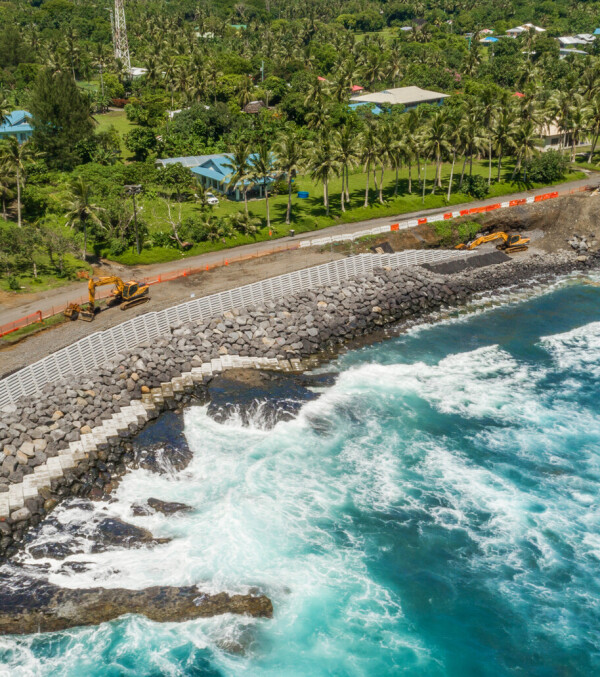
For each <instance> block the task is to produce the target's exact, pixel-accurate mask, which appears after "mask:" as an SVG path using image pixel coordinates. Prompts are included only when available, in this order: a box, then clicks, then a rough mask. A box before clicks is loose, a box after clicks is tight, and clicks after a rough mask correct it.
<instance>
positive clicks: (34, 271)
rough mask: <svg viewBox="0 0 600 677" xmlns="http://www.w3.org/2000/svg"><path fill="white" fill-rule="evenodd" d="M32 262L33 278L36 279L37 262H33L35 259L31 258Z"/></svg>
mask: <svg viewBox="0 0 600 677" xmlns="http://www.w3.org/2000/svg"><path fill="white" fill-rule="evenodd" d="M32 255H33V252H32ZM32 263H33V277H34V278H35V279H37V263H36V262H35V260H33V261H32Z"/></svg>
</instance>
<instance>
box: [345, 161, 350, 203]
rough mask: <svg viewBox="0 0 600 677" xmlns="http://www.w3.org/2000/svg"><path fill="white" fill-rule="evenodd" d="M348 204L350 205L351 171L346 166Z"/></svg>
mask: <svg viewBox="0 0 600 677" xmlns="http://www.w3.org/2000/svg"><path fill="white" fill-rule="evenodd" d="M346 202H347V203H348V204H350V170H349V169H348V165H346Z"/></svg>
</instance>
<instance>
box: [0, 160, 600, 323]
mask: <svg viewBox="0 0 600 677" xmlns="http://www.w3.org/2000/svg"><path fill="white" fill-rule="evenodd" d="M599 183H600V173H590V174H589V175H588V176H587V177H586V178H585V179H580V180H579V181H570V182H568V183H563V184H559V185H557V186H552V187H551V188H548V187H546V188H539V189H536V190H529V191H520V192H518V193H511V194H510V195H503V196H502V197H500V198H497V197H496V198H490V199H486V200H479V201H476V202H473V201H471V202H468V203H463V204H458V205H452V210H453V211H458V210H460V209H464V208H466V207H484V206H486V205H490V204H495V203H497V202H498V201H499V200H502V201H506V200H516V199H520V198H524V197H528V196H531V195H541V194H543V193H547V192H548V191H549V190H559V191H565V190H570V189H573V188H580V187H583V186H587V185H598V184H599ZM447 210H448V208H447V207H436V208H435V209H423V210H419V211H416V212H410V213H407V214H398V215H395V216H383V217H379V218H375V219H368V220H365V221H356V222H354V223H340V224H338V225H336V226H329V227H328V228H322V229H320V230H318V231H312V232H310V233H303V234H302V235H298V236H296V237H283V238H278V239H277V240H267V241H264V242H255V243H252V244H247V245H241V246H239V247H234V248H231V249H226V250H221V251H217V252H209V253H207V254H200V255H199V256H193V257H189V258H182V259H178V260H174V261H168V262H166V263H157V264H152V265H147V266H132V267H128V266H120V265H118V264H114V265H112V266H111V269H112V270H111V272H112V273H114V274H117V275H121V276H123V277H133V278H142V277H153V276H155V275H161V274H165V273H169V272H174V271H181V270H185V269H187V268H203V267H205V266H214V265H218V264H221V263H222V262H223V261H224V260H225V259H232V258H237V257H243V256H248V257H250V256H261V255H266V254H268V253H269V252H272V251H273V250H274V249H277V248H284V247H286V246H293V245H295V244H298V243H299V242H301V241H302V240H308V239H312V238H314V237H328V236H331V235H344V234H347V233H355V232H357V231H360V230H365V229H367V228H377V227H378V226H384V225H387V224H392V223H395V222H396V221H403V220H407V219H413V218H421V217H424V216H430V215H432V214H438V213H440V212H445V211H447ZM308 258H310V257H308V256H307V259H308ZM309 265H310V264H309ZM312 265H314V264H312ZM282 272H286V270H285V268H284V269H283V270H273V271H272V273H271V275H278V274H280V273H282ZM105 274H108V273H105ZM243 282H244V280H243V279H240V280H239V283H240V284H242V283H243ZM84 294H85V288H84V285H83V284H82V282H81V281H79V282H74V283H73V284H69V285H65V286H64V287H60V288H58V289H50V290H48V291H45V292H40V293H38V294H28V295H27V296H24V297H23V298H22V299H20V298H19V297H18V296H16V297H12V298H10V300H8V297H5V302H4V303H3V302H2V301H0V325H2V324H6V323H8V322H13V321H14V320H17V319H19V318H20V317H23V316H25V315H28V314H29V313H34V312H36V311H38V310H41V311H42V312H43V313H46V312H48V311H50V310H51V309H52V308H54V307H56V308H61V309H62V308H64V306H66V304H67V303H69V302H70V301H73V300H75V299H78V298H79V297H81V296H82V295H84Z"/></svg>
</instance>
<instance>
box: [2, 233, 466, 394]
mask: <svg viewBox="0 0 600 677" xmlns="http://www.w3.org/2000/svg"><path fill="white" fill-rule="evenodd" d="M378 230H379V229H378ZM382 232H384V231H382ZM323 239H324V240H327V242H329V241H330V239H331V238H323ZM336 241H337V240H336ZM312 243H313V244H314V240H313V241H312ZM324 244H326V242H324ZM472 254H473V252H462V251H458V250H452V249H450V250H447V249H444V250H439V249H438V250H433V249H432V250H422V249H416V250H407V251H403V252H397V253H395V254H381V255H376V254H359V255H358V256H351V257H348V258H345V259H341V260H339V261H333V262H332V263H325V264H323V265H320V266H314V267H313V268H305V269H303V270H298V271H295V272H293V273H286V274H284V275H279V276H277V277H271V278H269V279H267V280H263V281H261V282H255V283H254V284H247V285H244V286H243V287H237V288H235V289H231V290H229V291H224V292H219V293H218V294H212V295H210V296H204V297H202V298H199V299H194V300H192V301H187V302H186V303H181V304H180V305H177V306H173V307H171V308H167V309H165V310H160V311H158V312H151V313H145V314H144V315H140V316H138V317H134V318H131V319H130V320H127V321H126V322H123V323H121V324H118V325H116V326H115V327H111V328H110V329H107V330H105V331H101V332H94V333H93V334H90V335H89V336H86V337H85V338H83V339H80V340H79V341H77V342H76V343H73V344H71V345H70V346H67V347H66V348H62V350H59V351H57V352H55V353H52V354H51V355H48V356H47V357H45V358H43V359H41V360H39V361H38V362H35V363H34V364H32V365H30V366H28V367H24V368H23V369H19V371H17V372H15V373H14V374H11V375H10V376H7V377H6V378H4V379H3V380H1V381H0V407H2V406H4V405H6V404H10V403H11V402H15V401H16V400H17V399H19V398H20V397H23V396H27V395H33V394H35V393H36V392H38V391H39V390H41V389H42V388H43V387H44V386H45V385H46V384H47V383H51V382H52V381H56V380H58V379H60V378H64V377H65V376H68V375H70V374H75V375H80V374H85V373H89V372H93V371H94V370H95V369H96V368H98V367H100V366H101V365H102V364H104V363H106V362H107V361H108V360H110V359H111V358H113V357H114V356H115V355H118V354H119V353H121V352H123V351H125V350H128V349H131V348H135V347H136V346H138V345H140V344H141V343H143V342H145V341H148V340H151V339H154V338H158V337H161V336H164V335H166V334H167V333H168V332H169V329H170V327H172V326H173V325H175V324H177V323H179V322H200V321H203V320H207V319H209V318H211V317H213V316H214V315H220V314H221V313H223V312H225V311H226V310H233V309H234V308H245V307H248V306H253V305H257V304H260V303H264V302H265V301H271V300H274V299H278V298H281V297H284V296H289V295H291V294H295V293H296V292H299V291H303V290H306V289H313V288H316V287H323V286H333V285H338V284H340V283H342V282H343V281H344V280H347V279H350V278H352V277H356V276H358V275H364V274H367V273H370V272H372V271H373V270H374V269H375V268H379V267H382V266H388V267H391V268H402V267H406V266H411V265H420V264H422V263H432V262H435V261H443V260H445V259H451V258H461V257H465V256H469V255H472Z"/></svg>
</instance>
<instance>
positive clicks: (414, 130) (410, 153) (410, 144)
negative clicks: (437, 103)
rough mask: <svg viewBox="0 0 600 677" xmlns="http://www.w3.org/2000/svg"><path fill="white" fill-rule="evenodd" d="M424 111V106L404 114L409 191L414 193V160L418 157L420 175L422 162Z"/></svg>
mask: <svg viewBox="0 0 600 677" xmlns="http://www.w3.org/2000/svg"><path fill="white" fill-rule="evenodd" d="M423 118H424V113H423V109H422V108H413V109H412V110H410V111H408V113H406V115H404V116H403V119H402V123H403V127H404V135H405V137H404V138H405V139H406V160H407V164H408V192H409V193H412V160H413V159H416V161H417V168H418V171H419V175H420V174H421V163H420V161H419V157H420V156H419V144H418V137H419V132H420V131H421V126H422V124H423Z"/></svg>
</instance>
